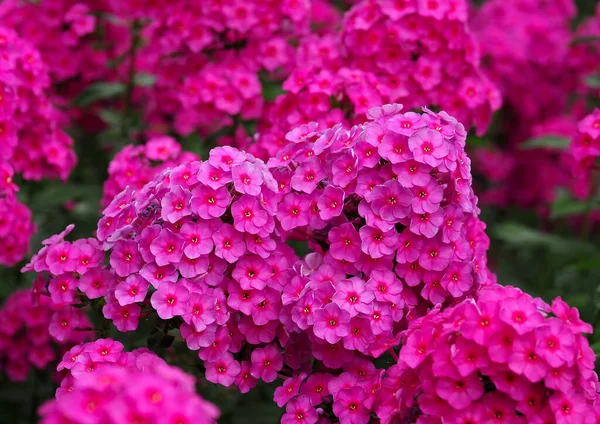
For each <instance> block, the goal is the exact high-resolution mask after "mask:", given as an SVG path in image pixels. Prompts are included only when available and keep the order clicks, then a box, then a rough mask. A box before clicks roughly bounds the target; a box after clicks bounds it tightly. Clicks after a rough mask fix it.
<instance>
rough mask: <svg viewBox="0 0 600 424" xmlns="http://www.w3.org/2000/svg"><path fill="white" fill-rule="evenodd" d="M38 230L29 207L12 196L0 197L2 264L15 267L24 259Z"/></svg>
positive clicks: (0, 252) (0, 249) (0, 260)
mask: <svg viewBox="0 0 600 424" xmlns="http://www.w3.org/2000/svg"><path fill="white" fill-rule="evenodd" d="M0 172H1V171H0ZM0 178H2V176H1V175H0ZM5 181H6V180H5ZM36 229H37V227H36V225H35V224H34V223H33V221H32V218H31V211H30V210H29V208H27V206H25V205H24V204H23V203H21V202H19V201H18V200H17V198H16V197H14V196H12V195H9V196H2V195H0V264H2V265H7V266H13V265H15V264H16V263H18V262H19V261H20V260H21V259H23V257H24V256H25V255H26V254H27V252H29V239H30V238H31V236H32V235H33V234H34V233H35V231H36Z"/></svg>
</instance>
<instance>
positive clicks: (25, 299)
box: [0, 280, 90, 382]
mask: <svg viewBox="0 0 600 424" xmlns="http://www.w3.org/2000/svg"><path fill="white" fill-rule="evenodd" d="M40 283H41V285H42V286H43V282H42V281H41V280H40V281H37V282H36V285H35V287H34V288H33V289H23V290H19V291H16V292H14V293H13V294H12V295H10V296H9V297H8V298H6V300H5V301H4V304H3V306H2V308H1V309H0V369H1V370H2V371H3V372H4V373H6V375H7V376H8V378H9V379H10V380H11V381H14V382H17V381H24V380H26V379H27V376H28V374H29V371H30V369H31V368H32V367H35V368H37V369H45V368H46V367H47V366H48V365H49V364H51V363H54V364H56V363H57V362H58V361H57V359H58V357H57V356H56V355H57V345H58V352H59V354H61V355H62V353H64V352H65V351H66V350H67V349H69V348H70V347H71V346H73V345H74V344H76V343H79V342H81V341H83V340H85V339H86V338H88V337H89V331H87V330H86V329H87V328H89V326H90V323H89V321H88V320H87V318H86V317H85V315H83V314H80V313H79V311H76V310H70V311H69V312H66V311H64V310H63V308H62V307H61V306H60V305H57V304H55V303H54V302H53V301H52V300H51V299H50V298H49V297H47V296H41V293H40V290H41V286H40ZM65 315H68V316H69V317H71V319H72V320H73V321H74V320H75V319H77V321H78V326H79V327H80V330H85V331H76V332H73V333H71V334H70V335H69V337H65V338H63V339H61V340H60V341H58V340H56V339H54V340H53V339H52V337H51V335H50V332H49V323H51V324H50V325H57V323H56V318H55V317H57V316H65ZM61 322H62V321H61ZM58 325H60V323H58Z"/></svg>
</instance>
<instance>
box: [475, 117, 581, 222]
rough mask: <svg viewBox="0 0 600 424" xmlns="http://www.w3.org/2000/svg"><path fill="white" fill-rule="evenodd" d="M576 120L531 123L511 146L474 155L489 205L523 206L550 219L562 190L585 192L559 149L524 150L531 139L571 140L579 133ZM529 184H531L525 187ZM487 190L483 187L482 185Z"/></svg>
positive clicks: (568, 157)
mask: <svg viewBox="0 0 600 424" xmlns="http://www.w3.org/2000/svg"><path fill="white" fill-rule="evenodd" d="M576 129H577V121H576V120H575V117H574V116H570V115H563V116H554V117H551V118H548V119H546V120H543V121H540V122H538V123H536V124H534V125H532V126H530V123H529V122H528V123H527V128H524V129H523V131H521V133H519V131H515V132H514V133H513V135H512V136H511V137H512V138H511V139H509V140H507V141H508V145H506V146H503V147H500V146H486V147H482V148H479V149H477V150H476V151H475V152H474V154H473V162H474V166H473V167H474V169H475V171H476V172H477V173H478V174H480V175H482V176H484V177H485V183H486V185H487V187H486V189H485V190H483V187H478V188H481V191H480V199H481V201H482V202H483V203H485V204H488V205H495V206H498V207H507V206H509V205H513V204H516V205H519V206H521V207H524V208H534V209H536V210H537V211H538V212H539V213H540V214H543V215H547V213H548V209H549V205H551V204H552V202H553V200H554V199H555V197H556V191H557V189H558V188H564V189H571V190H572V191H573V193H575V194H579V193H580V192H581V189H580V187H579V186H578V184H577V182H576V181H575V180H574V179H573V178H572V172H571V168H572V167H573V160H572V157H571V155H569V154H568V153H567V152H566V151H564V150H561V149H558V148H551V147H550V148H524V147H523V146H522V143H523V142H524V141H527V139H528V138H529V139H531V140H535V139H543V138H545V137H548V138H559V139H560V138H564V139H571V138H573V136H574V135H575V133H576ZM523 181H527V184H523ZM481 185H482V186H483V184H481Z"/></svg>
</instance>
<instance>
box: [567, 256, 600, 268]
mask: <svg viewBox="0 0 600 424" xmlns="http://www.w3.org/2000/svg"><path fill="white" fill-rule="evenodd" d="M567 269H573V270H576V271H579V270H594V269H600V255H599V256H595V257H591V258H588V259H584V260H583V261H580V262H577V263H574V264H573V265H569V266H568V267H567Z"/></svg>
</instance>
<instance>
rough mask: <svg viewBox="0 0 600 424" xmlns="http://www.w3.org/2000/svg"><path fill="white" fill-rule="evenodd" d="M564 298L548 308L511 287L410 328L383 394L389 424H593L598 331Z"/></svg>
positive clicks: (381, 410)
mask: <svg viewBox="0 0 600 424" xmlns="http://www.w3.org/2000/svg"><path fill="white" fill-rule="evenodd" d="M591 332H592V328H591V326H590V325H589V324H586V323H584V322H582V321H581V320H580V319H579V313H578V311H577V310H576V309H571V308H569V306H568V305H567V304H566V303H565V302H563V301H562V300H561V299H560V298H557V299H555V300H554V302H553V303H552V305H551V306H549V305H547V304H546V303H544V302H543V301H542V300H540V299H534V298H532V297H531V296H529V295H527V294H525V293H523V292H522V291H520V290H519V289H516V288H513V287H503V286H499V285H493V286H489V287H484V288H482V289H481V290H480V292H479V293H478V294H477V296H476V298H475V299H468V300H465V301H463V302H461V303H459V304H457V305H455V306H453V307H451V308H448V309H446V310H445V311H442V312H440V311H437V310H435V311H431V312H430V313H429V314H428V315H427V316H426V317H424V318H423V319H420V320H416V321H414V322H413V323H412V324H411V327H410V329H409V331H408V332H407V334H406V335H405V336H404V341H403V345H402V349H401V351H400V360H399V363H398V365H395V366H394V367H392V368H390V369H389V370H388V376H387V378H386V379H385V380H384V383H383V385H382V386H383V387H382V389H381V391H380V396H379V400H380V404H379V406H378V415H379V417H380V418H381V419H382V421H383V422H388V423H391V422H402V420H409V422H415V421H416V422H419V423H441V422H444V423H446V422H447V423H479V422H482V423H483V422H485V423H487V422H490V423H491V422H506V423H525V422H527V423H561V424H562V423H564V424H566V423H579V424H584V423H589V424H591V423H595V422H597V420H598V418H599V417H600V416H599V412H598V409H597V408H596V398H597V384H598V377H597V376H596V374H595V373H594V371H593V369H594V361H595V355H594V353H593V351H592V349H591V348H590V346H589V344H588V341H587V339H586V338H585V337H584V335H583V334H582V333H591Z"/></svg>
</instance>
